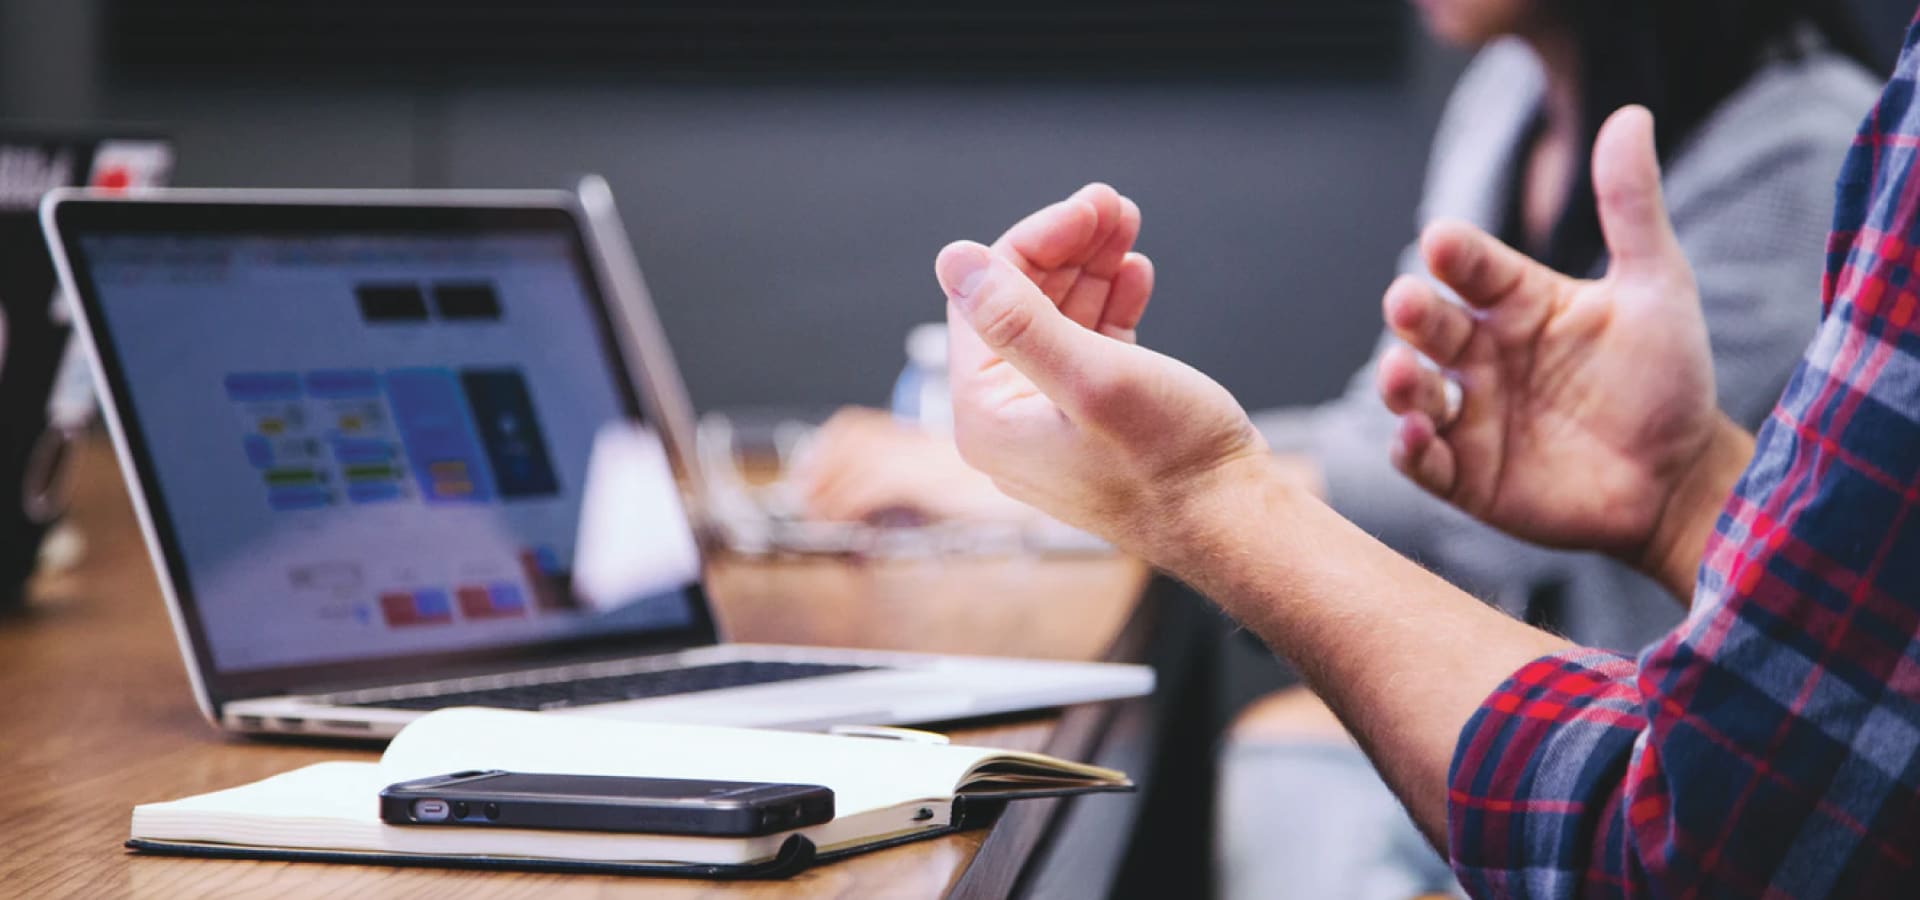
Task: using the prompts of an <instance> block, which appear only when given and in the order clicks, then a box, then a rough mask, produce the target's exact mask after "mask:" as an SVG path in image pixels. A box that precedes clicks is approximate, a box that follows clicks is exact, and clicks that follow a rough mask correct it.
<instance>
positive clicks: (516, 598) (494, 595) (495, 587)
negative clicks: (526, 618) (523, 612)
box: [487, 581, 527, 612]
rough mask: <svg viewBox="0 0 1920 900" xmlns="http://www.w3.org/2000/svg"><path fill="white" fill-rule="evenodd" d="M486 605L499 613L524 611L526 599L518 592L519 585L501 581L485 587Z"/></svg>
mask: <svg viewBox="0 0 1920 900" xmlns="http://www.w3.org/2000/svg"><path fill="white" fill-rule="evenodd" d="M487 604H488V605H489V606H492V607H493V608H494V609H495V610H498V611H501V612H505V611H507V610H510V609H526V608H527V598H526V595H525V594H522V593H521V592H520V586H519V585H517V584H513V583H511V582H505V581H502V582H496V583H494V584H490V585H487Z"/></svg>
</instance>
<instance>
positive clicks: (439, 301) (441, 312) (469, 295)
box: [433, 281, 500, 322]
mask: <svg viewBox="0 0 1920 900" xmlns="http://www.w3.org/2000/svg"><path fill="white" fill-rule="evenodd" d="M433 311H434V314H435V315H438V316H439V317H440V318H442V319H446V320H448V321H456V322H457V321H462V320H474V319H478V320H483V321H496V320H498V319H499V318H500V295H499V294H498V293H497V292H495V291H494V289H493V285H492V284H491V283H488V282H484V281H475V282H442V283H439V284H435V285H434V286H433Z"/></svg>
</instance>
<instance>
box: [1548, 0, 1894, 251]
mask: <svg viewBox="0 0 1920 900" xmlns="http://www.w3.org/2000/svg"><path fill="white" fill-rule="evenodd" d="M1546 2H1547V5H1548V8H1549V14H1550V15H1553V16H1554V17H1556V18H1557V19H1558V20H1559V21H1561V22H1563V23H1564V24H1565V25H1567V26H1569V28H1570V31H1571V32H1572V34H1573V35H1574V39H1575V41H1576V43H1577V46H1578V47H1579V53H1580V61H1579V62H1580V72H1581V84H1580V105H1581V110H1580V119H1581V121H1580V127H1581V136H1582V138H1583V140H1582V141H1581V142H1580V143H1579V144H1577V145H1576V146H1579V147H1581V148H1582V150H1581V151H1580V152H1579V153H1577V154H1576V156H1577V157H1578V159H1577V164H1576V165H1575V166H1573V170H1574V171H1573V173H1572V177H1573V178H1574V181H1573V183H1572V185H1571V186H1570V187H1569V189H1568V191H1567V201H1566V204H1565V206H1564V208H1563V209H1562V211H1561V214H1560V218H1559V219H1558V220H1557V221H1556V222H1555V223H1554V226H1553V231H1552V235H1551V237H1550V238H1549V240H1548V245H1547V247H1546V248H1545V250H1546V253H1545V257H1546V258H1545V259H1544V260H1543V262H1546V263H1547V264H1548V265H1551V266H1553V267H1554V268H1556V269H1559V270H1561V271H1563V272H1567V273H1569V274H1572V275H1586V274H1588V272H1590V271H1591V270H1592V269H1593V268H1594V266H1596V265H1597V264H1598V263H1599V261H1600V260H1601V258H1602V257H1603V256H1604V254H1605V253H1606V247H1605V243H1604V242H1603V240H1602V238H1601V234H1600V220H1599V215H1598V212H1597V210H1596V209H1595V206H1594V199H1593V187H1592V185H1593V175H1592V166H1591V154H1589V153H1588V152H1587V150H1586V148H1590V147H1592V146H1593V140H1594V138H1595V137H1597V136H1598V135H1599V133H1600V125H1601V123H1603V122H1605V121H1606V118H1607V117H1608V116H1609V115H1612V114H1613V112H1614V111H1615V110H1617V109H1619V108H1620V107H1622V106H1626V105H1628V104H1634V103H1637V104H1640V105H1642V106H1645V107H1647V108H1648V109H1650V110H1652V111H1653V115H1654V121H1655V123H1656V125H1655V140H1656V142H1657V143H1658V144H1659V150H1660V158H1661V160H1662V161H1667V160H1669V159H1670V158H1671V156H1672V154H1673V152H1674V151H1675V150H1676V149H1677V148H1679V147H1681V146H1682V145H1684V144H1685V142H1686V141H1687V139H1688V138H1690V137H1691V136H1692V135H1693V133H1694V132H1695V131H1696V130H1698V129H1699V127H1700V125H1701V124H1702V123H1704V122H1705V121H1706V120H1707V118H1708V117H1709V116H1711V115H1712V114H1713V111H1714V110H1715V109H1716V108H1718V107H1719V106H1720V104H1721V103H1723V102H1724V101H1725V100H1726V99H1727V98H1728V97H1729V96H1731V95H1732V94H1733V93H1734V92H1736V91H1738V90H1739V89H1740V88H1741V86H1742V85H1744V84H1746V82H1747V81H1748V80H1749V79H1750V78H1751V77H1752V76H1753V74H1754V73H1755V72H1756V71H1757V70H1758V69H1759V68H1760V67H1761V66H1762V65H1763V64H1764V63H1765V62H1766V61H1767V60H1768V59H1769V58H1770V54H1776V53H1785V54H1788V55H1793V54H1796V53H1798V52H1799V51H1800V49H1801V48H1800V47H1799V46H1798V45H1797V44H1796V42H1795V41H1794V37H1795V35H1796V33H1797V32H1798V31H1800V30H1801V29H1806V30H1808V31H1810V32H1811V33H1812V34H1814V35H1815V36H1817V37H1818V38H1819V40H1820V41H1821V42H1822V43H1823V44H1825V46H1826V47H1827V48H1828V49H1829V50H1831V51H1833V52H1837V53H1839V54H1841V55H1843V56H1846V57H1848V58H1851V59H1853V60H1855V61H1856V62H1859V63H1860V64H1861V65H1863V66H1865V67H1867V68H1870V69H1879V68H1881V64H1880V63H1879V62H1877V61H1876V60H1874V59H1873V54H1872V53H1871V51H1869V50H1868V48H1867V45H1866V42H1865V40H1864V39H1863V38H1862V36H1861V34H1860V32H1859V28H1858V26H1857V25H1856V24H1855V23H1854V21H1853V18H1852V16H1851V15H1849V13H1848V11H1847V9H1846V8H1845V4H1844V3H1843V2H1842V0H1546Z"/></svg>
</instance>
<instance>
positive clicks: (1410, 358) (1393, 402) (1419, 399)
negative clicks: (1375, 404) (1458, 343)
mask: <svg viewBox="0 0 1920 900" xmlns="http://www.w3.org/2000/svg"><path fill="white" fill-rule="evenodd" d="M1375 377H1376V379H1377V380H1378V381H1379V387H1380V399H1381V400H1382V401H1384V402H1385V403H1386V404H1387V409H1388V410H1391V411H1392V412H1393V414H1394V415H1397V416H1404V415H1408V414H1411V413H1416V412H1417V413H1422V414H1424V415H1426V417H1427V418H1428V419H1430V420H1432V421H1433V422H1435V423H1436V424H1442V425H1444V423H1447V422H1450V421H1452V419H1453V417H1454V415H1455V414H1456V413H1457V412H1458V409H1457V406H1458V400H1457V399H1456V398H1457V397H1458V396H1459V394H1458V389H1457V388H1455V389H1454V390H1452V391H1449V390H1448V388H1447V385H1448V384H1449V383H1450V382H1449V381H1448V380H1447V376H1446V375H1443V374H1441V373H1440V372H1439V371H1436V370H1435V369H1433V368H1432V367H1431V366H1428V365H1427V364H1426V363H1425V362H1424V361H1422V360H1421V359H1420V357H1419V356H1418V355H1417V354H1415V353H1414V352H1413V351H1412V350H1410V349H1408V348H1406V347H1394V348H1392V349H1390V350H1388V351H1387V353H1386V355H1385V356H1383V357H1381V359H1380V371H1379V373H1378V374H1377V375H1376V376H1375Z"/></svg>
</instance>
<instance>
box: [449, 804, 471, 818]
mask: <svg viewBox="0 0 1920 900" xmlns="http://www.w3.org/2000/svg"><path fill="white" fill-rule="evenodd" d="M468 811H469V810H468V808H467V802H466V801H465V800H455V801H453V817H454V818H456V819H464V818H466V817H467V813H468Z"/></svg>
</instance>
